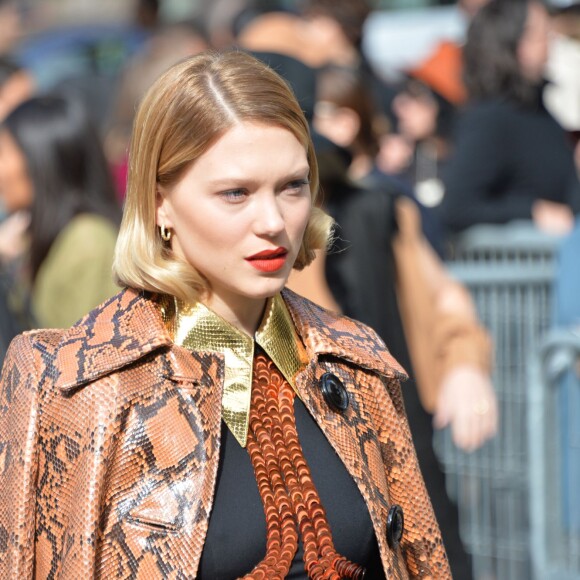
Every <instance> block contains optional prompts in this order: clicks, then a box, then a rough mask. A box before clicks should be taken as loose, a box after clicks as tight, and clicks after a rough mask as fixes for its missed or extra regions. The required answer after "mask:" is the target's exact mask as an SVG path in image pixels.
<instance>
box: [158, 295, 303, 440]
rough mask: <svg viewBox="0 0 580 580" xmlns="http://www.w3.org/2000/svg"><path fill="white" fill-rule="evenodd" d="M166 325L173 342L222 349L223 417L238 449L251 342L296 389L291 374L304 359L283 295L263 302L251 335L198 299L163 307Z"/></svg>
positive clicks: (245, 416) (246, 408) (244, 428)
mask: <svg viewBox="0 0 580 580" xmlns="http://www.w3.org/2000/svg"><path fill="white" fill-rule="evenodd" d="M162 310H163V313H164V320H165V324H166V325H167V327H168V328H169V330H170V332H171V334H172V336H173V340H174V342H175V344H178V345H179V346H183V347H185V348H189V349H191V350H196V351H213V352H220V353H223V355H224V359H225V380H224V393H223V397H222V411H223V419H224V421H225V423H226V425H227V426H228V427H229V429H230V431H231V432H232V433H233V435H234V436H235V438H236V439H237V440H238V442H239V443H240V445H241V446H242V447H245V446H246V441H247V435H248V422H249V414H250V400H251V393H252V367H253V359H254V344H258V345H259V346H260V347H261V348H262V349H264V351H265V352H266V353H267V354H268V356H269V357H270V358H271V359H272V361H273V362H274V364H275V365H276V366H277V367H278V369H279V370H280V372H281V373H282V374H283V375H284V378H285V379H286V380H287V381H288V382H289V383H290V384H291V385H292V387H295V382H294V377H295V376H296V374H297V373H298V371H299V370H300V369H301V368H302V367H304V366H305V365H306V363H307V362H308V359H307V355H306V350H305V349H304V346H303V345H302V342H301V341H300V339H299V338H298V335H297V334H296V330H295V329H294V324H293V322H292V319H291V317H290V314H289V312H288V310H287V309H286V305H285V304H284V301H283V300H282V297H281V296H280V295H279V294H277V295H276V296H274V297H273V298H271V299H269V300H268V302H267V304H266V309H265V312H264V317H263V319H262V322H261V324H260V326H259V328H258V330H257V331H256V334H255V336H254V338H252V337H251V336H249V335H247V334H245V333H244V332H242V331H240V330H238V329H237V328H235V327H234V326H232V325H231V324H230V323H228V322H226V321H225V320H224V319H223V318H221V317H220V316H218V315H217V314H216V313H215V312H213V311H212V310H210V309H209V308H207V307H206V306H204V305H203V304H202V303H201V302H196V303H195V304H191V305H190V304H185V303H183V302H181V301H179V300H177V299H175V300H174V302H173V304H168V305H166V306H165V307H164V308H163V309H162Z"/></svg>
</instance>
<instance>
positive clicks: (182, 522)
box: [0, 52, 449, 579]
mask: <svg viewBox="0 0 580 580" xmlns="http://www.w3.org/2000/svg"><path fill="white" fill-rule="evenodd" d="M130 151H131V159H130V164H129V167H130V170H129V184H128V192H127V201H126V206H125V214H124V218H123V222H122V225H121V232H120V236H119V241H118V245H117V249H116V258H115V272H116V275H117V278H118V279H119V281H120V283H121V284H122V285H124V286H125V287H126V289H125V290H124V291H122V292H121V293H120V294H119V295H118V296H116V297H114V298H113V299H111V300H110V301H108V302H106V303H105V304H104V305H102V306H100V307H99V308H97V309H96V310H94V311H93V312H91V313H90V314H89V315H88V316H87V317H86V318H85V319H84V320H82V321H81V322H80V323H79V324H78V325H76V326H74V327H73V328H72V329H70V330H67V331H64V332H54V331H53V332H39V333H36V334H32V335H27V336H23V337H21V338H19V339H18V340H17V341H16V342H15V343H14V344H13V346H12V348H11V353H10V354H9V357H8V360H7V362H6V364H5V370H4V374H3V381H4V385H3V394H2V404H1V405H0V412H1V413H2V415H1V418H0V442H1V443H0V449H10V453H9V456H7V455H5V456H4V458H5V462H4V464H3V465H4V468H3V470H2V472H1V474H0V489H1V490H2V492H1V493H2V494H3V495H2V501H1V502H0V505H1V506H2V508H1V511H0V525H1V526H2V529H4V530H6V533H5V534H4V535H3V536H2V537H6V538H10V540H9V541H7V542H4V543H2V544H1V545H0V548H2V546H4V548H3V553H2V554H1V557H0V572H1V574H0V575H2V577H10V578H15V577H17V576H18V577H29V576H30V574H31V573H32V570H33V568H35V571H36V574H37V576H39V577H42V578H44V577H61V578H68V577H72V578H87V577H103V578H121V577H123V578H126V577H131V578H195V577H198V578H212V579H214V578H235V577H239V576H243V575H245V574H248V576H247V577H249V578H284V577H287V576H292V577H298V578H306V577H307V576H308V577H311V578H321V577H323V575H324V577H325V578H339V577H347V578H360V577H362V574H363V572H364V570H365V569H366V570H367V577H370V578H383V577H385V576H387V577H389V578H391V577H395V578H408V577H436V578H448V577H449V569H448V566H447V561H446V557H445V553H444V549H443V546H442V542H441V538H440V534H439V531H438V528H437V524H436V522H435V519H434V516H433V512H432V509H431V506H430V503H429V499H428V497H427V494H426V492H425V488H424V484H423V481H422V479H421V476H420V473H419V470H418V467H417V463H416V458H415V455H414V451H413V448H412V444H411V440H410V435H409V430H408V425H407V422H406V418H405V415H404V410H403V405H402V402H401V393H400V387H399V380H400V378H401V377H402V374H401V370H400V367H399V366H398V364H397V363H396V362H395V361H394V359H392V357H391V356H390V355H389V353H388V351H387V350H386V348H385V347H384V344H383V343H382V342H381V341H380V340H379V339H378V338H377V336H376V334H375V333H374V332H373V331H371V330H370V329H368V328H367V327H365V326H363V325H361V324H360V323H356V322H354V321H352V320H350V319H346V318H342V317H339V316H335V315H333V314H331V313H328V312H326V311H324V310H322V309H321V308H318V307H316V306H315V305H313V304H312V303H309V302H308V301H306V300H305V299H303V298H300V297H299V296H297V295H295V294H293V293H291V292H289V291H285V290H283V287H284V284H285V282H286V279H287V277H288V275H289V274H290V271H291V269H292V268H293V267H294V268H303V267H305V266H306V265H307V264H308V263H309V262H310V261H311V260H312V258H313V252H314V250H315V249H316V248H320V247H322V246H324V245H325V244H326V240H327V236H328V230H329V226H330V220H329V218H328V217H327V216H326V215H325V214H324V213H322V212H321V211H320V210H317V209H316V208H315V205H314V204H315V202H316V197H317V186H318V173H317V166H316V159H315V156H314V151H313V147H312V142H311V140H310V137H309V135H308V128H307V124H306V121H305V119H304V116H303V114H302V112H301V110H300V108H299V106H298V104H297V102H296V99H295V98H294V96H293V95H292V94H291V92H290V90H289V89H288V86H287V85H286V84H285V83H284V81H282V80H281V79H280V77H278V76H277V75H276V74H275V73H273V72H272V70H271V69H269V68H268V67H267V66H266V65H264V64H262V63H260V62H258V61H256V60H255V59H253V58H252V57H250V56H248V55H245V54H243V53H240V52H230V53H225V54H219V53H205V54H202V55H198V56H195V57H193V58H191V59H189V60H186V61H184V62H182V63H180V64H178V65H176V66H175V67H173V68H172V69H170V70H169V71H168V72H167V73H166V74H165V75H163V76H162V77H161V78H160V79H159V80H158V81H157V82H156V83H155V84H154V85H153V87H152V88H151V89H150V91H149V92H148V94H147V95H146V97H145V98H144V100H143V102H142V104H141V106H140V108H139V111H138V113H137V117H136V121H135V129H134V134H133V138H132V144H131V149H130ZM282 153H283V154H282ZM39 355H40V356H39ZM35 377H37V378H35ZM40 377H42V378H40ZM295 395H297V396H295ZM9 399H10V400H11V403H10V404H8V401H9ZM222 418H223V423H222V421H221V419H222ZM322 506H324V507H322ZM403 514H404V515H403Z"/></svg>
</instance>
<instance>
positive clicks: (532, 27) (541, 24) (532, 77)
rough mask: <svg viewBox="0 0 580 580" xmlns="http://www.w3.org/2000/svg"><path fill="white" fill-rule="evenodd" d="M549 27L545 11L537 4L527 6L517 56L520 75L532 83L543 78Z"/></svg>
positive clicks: (532, 3)
mask: <svg viewBox="0 0 580 580" xmlns="http://www.w3.org/2000/svg"><path fill="white" fill-rule="evenodd" d="M549 26H550V21H549V16H548V12H547V11H546V9H545V8H544V7H543V6H542V5H541V4H539V3H537V2H531V3H530V4H528V15H527V17H526V22H525V25H524V32H523V34H522V37H521V38H520V41H519V43H518V53H517V55H518V62H519V64H520V70H521V73H522V75H523V76H524V77H525V78H526V79H527V80H528V81H530V82H533V83H539V82H540V81H541V80H542V78H543V76H544V69H545V66H546V61H547V59H548V33H549Z"/></svg>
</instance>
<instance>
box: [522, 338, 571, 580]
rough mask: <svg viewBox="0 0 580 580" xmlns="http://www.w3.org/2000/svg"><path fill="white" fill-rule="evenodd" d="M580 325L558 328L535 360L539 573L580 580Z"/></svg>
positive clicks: (534, 543) (533, 509)
mask: <svg viewBox="0 0 580 580" xmlns="http://www.w3.org/2000/svg"><path fill="white" fill-rule="evenodd" d="M579 361H580V328H578V329H576V330H572V329H570V330H564V329H561V330H554V331H552V332H551V333H550V334H549V336H548V337H547V338H546V339H545V341H544V342H543V343H542V345H541V347H540V349H539V350H538V354H537V356H534V357H533V358H532V359H531V361H530V366H529V377H530V378H529V385H530V388H529V390H528V443H529V481H530V495H529V501H530V508H529V511H530V524H531V548H532V549H531V554H532V568H533V577H534V578H535V579H536V580H580V368H579Z"/></svg>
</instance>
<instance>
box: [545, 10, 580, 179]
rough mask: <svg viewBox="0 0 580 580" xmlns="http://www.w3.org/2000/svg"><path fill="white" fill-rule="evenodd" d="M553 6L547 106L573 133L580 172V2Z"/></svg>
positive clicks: (570, 132)
mask: <svg viewBox="0 0 580 580" xmlns="http://www.w3.org/2000/svg"><path fill="white" fill-rule="evenodd" d="M554 5H555V6H554ZM551 6H552V9H551V11H550V14H551V36H550V52H549V55H548V64H547V72H546V77H547V78H548V80H549V83H548V85H547V86H546V90H545V100H546V107H547V108H548V110H549V111H550V113H552V114H553V115H554V117H555V118H556V119H557V121H558V122H559V123H560V124H561V125H562V127H564V129H565V130H566V131H567V132H568V134H569V135H570V137H571V139H572V143H573V145H574V146H575V162H576V169H577V171H578V175H580V74H579V73H578V71H580V1H578V0H575V1H570V0H552V2H551Z"/></svg>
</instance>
